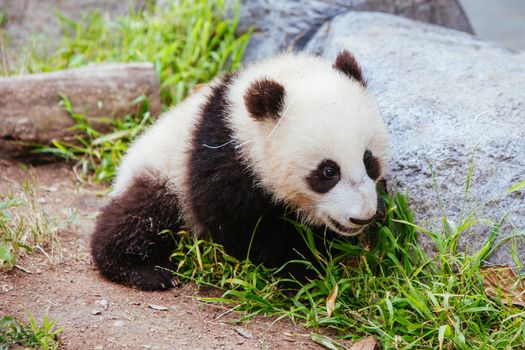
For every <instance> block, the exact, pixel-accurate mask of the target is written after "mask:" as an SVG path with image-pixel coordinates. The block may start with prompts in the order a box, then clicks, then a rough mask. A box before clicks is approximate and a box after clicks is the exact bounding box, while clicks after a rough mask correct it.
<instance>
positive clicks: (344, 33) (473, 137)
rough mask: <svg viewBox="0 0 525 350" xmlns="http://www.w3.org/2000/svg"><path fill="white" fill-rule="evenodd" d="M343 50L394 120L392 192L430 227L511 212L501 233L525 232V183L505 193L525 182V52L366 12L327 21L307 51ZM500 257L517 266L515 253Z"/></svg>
mask: <svg viewBox="0 0 525 350" xmlns="http://www.w3.org/2000/svg"><path fill="white" fill-rule="evenodd" d="M342 48H347V49H348V50H350V51H351V52H353V53H354V54H355V56H356V57H357V59H358V61H360V62H361V63H362V65H363V70H364V75H365V76H366V77H367V78H368V80H369V87H370V89H371V92H372V93H373V94H374V95H375V97H376V100H377V102H378V104H379V106H380V109H381V111H382V114H383V116H384V118H385V120H386V121H387V123H388V127H389V130H390V133H391V144H392V158H393V159H392V163H391V175H390V178H389V186H390V190H391V191H400V192H405V191H408V193H409V195H410V198H411V204H412V207H413V209H415V211H416V217H417V218H418V219H419V220H418V221H419V222H422V226H423V227H436V228H437V229H439V228H441V220H440V219H441V211H440V206H441V205H442V208H443V210H444V212H445V214H446V216H447V218H448V219H449V220H451V221H452V222H453V223H455V225H459V224H460V223H461V222H462V220H464V219H465V218H466V217H467V216H468V215H470V214H473V215H474V217H475V218H477V219H488V220H489V221H490V222H498V221H499V220H501V219H502V218H503V217H504V216H505V215H508V217H507V220H506V221H505V224H504V225H503V228H502V230H501V232H502V233H503V234H505V235H509V234H513V233H518V232H521V233H522V234H524V233H525V187H523V188H521V190H518V191H515V192H513V193H511V194H508V193H507V192H506V191H507V189H509V188H510V187H511V186H513V185H515V184H517V183H519V182H520V181H524V180H525V52H516V51H511V50H508V49H504V48H502V47H499V46H497V45H496V44H492V43H488V42H483V41H480V40H478V39H476V38H474V37H472V36H471V35H468V34H465V33H461V32H458V31H454V30H450V29H446V28H443V27H438V26H432V25H428V24H424V23H421V22H416V21H411V20H408V19H404V18H400V17H396V16H391V15H386V14H379V13H364V12H363V13H358V12H353V13H347V14H344V15H341V16H338V17H336V18H334V19H333V20H332V21H331V22H329V23H326V24H325V25H324V26H323V27H322V28H321V29H320V30H319V31H318V33H317V34H316V35H315V37H313V38H312V40H311V41H310V43H309V44H308V46H307V47H306V50H308V51H311V52H314V53H317V54H321V55H323V56H325V57H328V58H330V59H333V58H334V57H335V56H336V54H337V52H338V51H339V50H340V49H342ZM471 161H472V165H473V168H474V170H473V173H472V178H471V181H470V188H469V191H468V194H467V195H466V186H467V185H466V183H467V179H468V177H469V168H470V164H471ZM430 166H432V170H431V167H430ZM432 175H433V176H432ZM433 178H434V179H433ZM490 230H491V225H490V224H486V223H483V222H478V223H476V224H475V225H473V226H472V227H471V228H470V229H469V230H468V233H467V234H466V235H464V236H463V239H462V240H461V243H462V246H463V247H464V248H471V249H472V248H479V246H480V245H481V244H482V243H483V242H485V239H486V237H487V235H488V234H489V232H490ZM423 241H424V242H426V243H428V242H427V241H425V240H423ZM522 241H523V239H522ZM522 241H521V242H518V245H519V253H520V258H521V260H522V261H523V262H525V259H524V258H525V244H523V242H522ZM491 260H492V261H493V262H498V263H509V262H510V261H509V260H510V259H509V253H508V248H502V249H499V250H498V252H497V253H496V254H494V255H493V256H492V258H491Z"/></svg>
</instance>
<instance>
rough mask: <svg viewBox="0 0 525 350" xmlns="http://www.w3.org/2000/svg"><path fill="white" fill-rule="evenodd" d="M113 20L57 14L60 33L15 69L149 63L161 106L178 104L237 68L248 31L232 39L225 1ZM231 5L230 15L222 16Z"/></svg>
mask: <svg viewBox="0 0 525 350" xmlns="http://www.w3.org/2000/svg"><path fill="white" fill-rule="evenodd" d="M169 4H170V5H167V8H163V9H156V8H155V7H154V6H149V7H148V9H146V10H145V11H137V12H134V11H131V13H130V14H128V15H127V16H120V17H117V18H114V19H111V18H109V17H108V16H105V15H102V14H100V13H98V12H93V13H89V14H86V15H85V16H84V18H83V19H82V20H81V21H78V22H77V21H73V20H71V19H69V18H67V17H65V16H64V15H62V14H60V13H59V14H58V16H59V18H60V22H61V24H62V30H63V32H64V33H65V34H64V37H63V38H62V41H61V43H60V44H59V46H58V48H57V49H56V50H54V52H53V53H52V54H51V55H48V54H46V52H47V50H46V40H42V38H37V39H35V40H34V43H33V45H32V46H30V47H29V48H28V49H27V50H26V51H25V52H26V54H25V55H24V57H25V58H24V59H23V60H22V64H21V66H20V67H19V69H18V70H17V71H16V72H17V73H21V72H28V73H34V72H49V71H54V70H58V69H64V68H73V67H80V66H83V65H86V64H88V63H100V62H152V63H153V64H154V65H155V68H156V71H157V74H158V76H159V80H160V82H161V96H162V102H163V104H164V105H166V106H169V105H171V104H175V103H178V102H180V101H181V100H182V99H183V98H184V97H185V96H186V95H187V94H188V92H189V91H191V90H192V88H193V87H194V86H195V85H196V84H199V83H206V82H208V81H209V80H211V79H212V78H213V77H215V76H216V75H217V74H218V73H220V72H222V71H227V70H231V69H236V68H238V66H239V64H240V59H241V57H242V53H243V51H244V47H245V46H246V44H247V42H248V38H249V33H246V34H244V35H241V36H240V37H237V36H236V35H235V31H236V29H237V24H238V13H239V12H238V8H237V5H236V2H235V1H231V0H230V1H228V0H213V1H212V0H175V1H170V2H169ZM230 5H231V6H234V11H232V14H233V17H228V16H227V13H228V9H229V7H230Z"/></svg>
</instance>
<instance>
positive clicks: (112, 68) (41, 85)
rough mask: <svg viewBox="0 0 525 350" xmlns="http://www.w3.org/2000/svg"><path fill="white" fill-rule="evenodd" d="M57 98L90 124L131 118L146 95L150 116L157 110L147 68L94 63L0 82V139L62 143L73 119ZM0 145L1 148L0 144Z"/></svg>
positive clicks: (157, 100) (157, 96) (150, 71)
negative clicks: (139, 101)
mask: <svg viewBox="0 0 525 350" xmlns="http://www.w3.org/2000/svg"><path fill="white" fill-rule="evenodd" d="M60 94H64V95H65V96H67V97H68V99H69V100H70V101H71V104H72V106H73V110H74V111H75V112H79V113H82V114H84V115H85V116H86V117H87V118H88V119H89V120H90V121H91V122H93V123H94V125H98V127H102V125H103V120H107V118H118V117H123V116H125V115H128V114H131V113H134V112H136V111H137V109H138V107H139V106H137V105H136V104H133V101H134V100H135V99H136V98H137V97H140V96H145V97H146V98H147V99H148V101H149V110H150V113H151V114H152V115H153V116H157V115H158V114H159V113H160V111H161V105H160V93H159V82H158V79H157V76H156V74H155V70H154V69H153V65H152V64H151V63H132V64H98V65H90V66H87V67H83V68H76V69H67V70H62V71H57V72H52V73H42V74H31V75H20V76H15V77H8V78H0V140H3V141H4V142H5V141H12V140H14V141H29V142H38V143H47V142H49V141H51V140H53V139H61V140H67V139H70V138H71V137H72V135H73V134H74V130H72V129H71V128H70V127H71V126H72V125H74V121H73V119H72V118H71V117H70V116H69V115H68V113H67V112H66V110H65V109H64V107H63V106H61V105H60V100H61V97H60ZM0 145H1V144H0Z"/></svg>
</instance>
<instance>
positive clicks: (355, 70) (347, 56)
mask: <svg viewBox="0 0 525 350" xmlns="http://www.w3.org/2000/svg"><path fill="white" fill-rule="evenodd" d="M333 67H334V68H335V69H337V70H338V71H340V72H342V73H344V74H345V75H346V76H348V77H349V78H352V79H355V80H357V81H358V82H359V83H361V85H363V86H364V87H366V80H365V79H364V78H363V73H362V72H361V67H360V66H359V63H357V60H356V59H355V57H354V55H352V54H351V53H350V52H349V51H347V50H343V51H341V52H340V53H339V54H338V55H337V58H336V59H335V63H334V65H333Z"/></svg>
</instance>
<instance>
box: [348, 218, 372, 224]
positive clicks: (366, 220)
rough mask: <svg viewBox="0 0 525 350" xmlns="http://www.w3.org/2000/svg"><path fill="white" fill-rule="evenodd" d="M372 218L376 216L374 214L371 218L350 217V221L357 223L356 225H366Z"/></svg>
mask: <svg viewBox="0 0 525 350" xmlns="http://www.w3.org/2000/svg"><path fill="white" fill-rule="evenodd" d="M372 220H374V217H373V216H372V217H371V218H370V219H365V220H363V219H356V218H350V222H351V223H352V224H356V225H361V226H364V225H367V224H369V223H371V222H372Z"/></svg>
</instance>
